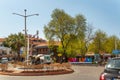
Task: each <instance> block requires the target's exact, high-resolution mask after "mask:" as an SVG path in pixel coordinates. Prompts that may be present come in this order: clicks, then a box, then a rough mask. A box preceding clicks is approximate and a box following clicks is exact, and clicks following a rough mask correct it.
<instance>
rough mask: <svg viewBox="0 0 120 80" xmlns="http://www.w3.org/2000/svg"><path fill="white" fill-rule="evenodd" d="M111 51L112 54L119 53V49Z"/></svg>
mask: <svg viewBox="0 0 120 80" xmlns="http://www.w3.org/2000/svg"><path fill="white" fill-rule="evenodd" d="M112 53H113V54H120V50H113V51H112Z"/></svg>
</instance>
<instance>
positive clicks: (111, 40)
mask: <svg viewBox="0 0 120 80" xmlns="http://www.w3.org/2000/svg"><path fill="white" fill-rule="evenodd" d="M105 44H106V45H104V47H105V51H106V52H107V53H112V51H113V50H118V49H120V48H119V39H118V38H117V36H115V35H113V36H110V37H108V38H107V40H106V42H105Z"/></svg>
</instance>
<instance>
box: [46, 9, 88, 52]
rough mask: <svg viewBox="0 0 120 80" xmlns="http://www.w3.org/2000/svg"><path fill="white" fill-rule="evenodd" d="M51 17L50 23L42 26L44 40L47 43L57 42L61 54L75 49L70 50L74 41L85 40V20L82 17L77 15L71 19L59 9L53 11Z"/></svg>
mask: <svg viewBox="0 0 120 80" xmlns="http://www.w3.org/2000/svg"><path fill="white" fill-rule="evenodd" d="M51 17H52V19H51V21H50V22H49V23H48V24H47V25H45V26H44V33H45V36H46V38H47V39H48V40H49V41H51V40H55V41H56V40H59V41H60V42H61V48H60V51H61V52H62V53H64V54H65V53H67V50H68V52H70V51H71V53H72V51H75V49H74V48H71V49H70V47H69V46H70V45H71V43H72V42H73V41H74V40H76V39H79V40H80V39H82V40H83V39H84V38H85V31H86V19H85V18H84V16H83V15H77V16H76V17H75V18H73V17H71V16H70V15H68V14H67V13H65V12H64V11H63V10H60V9H55V10H54V11H53V13H52V15H51ZM72 49H73V50H72Z"/></svg>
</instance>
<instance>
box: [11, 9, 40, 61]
mask: <svg viewBox="0 0 120 80" xmlns="http://www.w3.org/2000/svg"><path fill="white" fill-rule="evenodd" d="M24 12H25V14H24V15H21V14H18V13H13V14H14V15H18V16H21V17H24V21H25V22H24V24H25V29H24V31H25V53H27V60H28V52H29V51H27V38H26V37H27V26H26V19H27V17H31V16H35V15H36V16H39V14H30V15H27V14H26V12H27V10H26V9H25V10H24Z"/></svg>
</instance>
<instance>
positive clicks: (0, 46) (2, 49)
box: [0, 38, 11, 54]
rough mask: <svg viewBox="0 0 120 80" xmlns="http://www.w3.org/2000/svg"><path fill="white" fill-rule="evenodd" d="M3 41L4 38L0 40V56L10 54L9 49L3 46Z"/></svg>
mask: <svg viewBox="0 0 120 80" xmlns="http://www.w3.org/2000/svg"><path fill="white" fill-rule="evenodd" d="M4 41H5V38H0V54H9V53H10V52H11V49H10V48H8V47H5V46H3V42H4Z"/></svg>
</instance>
